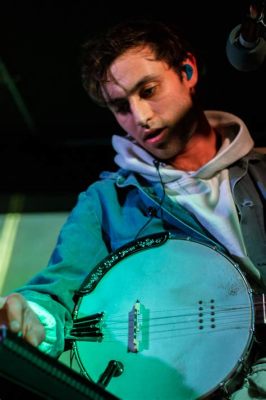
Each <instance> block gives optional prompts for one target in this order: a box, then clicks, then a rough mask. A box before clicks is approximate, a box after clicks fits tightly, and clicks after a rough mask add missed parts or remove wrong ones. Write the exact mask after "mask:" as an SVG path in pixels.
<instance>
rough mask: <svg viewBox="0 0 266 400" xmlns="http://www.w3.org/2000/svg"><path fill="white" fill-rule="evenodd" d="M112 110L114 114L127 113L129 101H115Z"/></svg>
mask: <svg viewBox="0 0 266 400" xmlns="http://www.w3.org/2000/svg"><path fill="white" fill-rule="evenodd" d="M112 110H113V112H114V113H116V114H127V113H129V111H130V108H129V103H128V102H127V101H119V102H116V104H114V105H113V106H112Z"/></svg>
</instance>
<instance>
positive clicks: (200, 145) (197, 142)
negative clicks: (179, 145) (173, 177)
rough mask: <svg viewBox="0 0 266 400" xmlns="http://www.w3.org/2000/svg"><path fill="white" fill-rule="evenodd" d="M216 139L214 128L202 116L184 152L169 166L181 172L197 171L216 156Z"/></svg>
mask: <svg viewBox="0 0 266 400" xmlns="http://www.w3.org/2000/svg"><path fill="white" fill-rule="evenodd" d="M217 139H218V138H217V134H216V132H215V130H214V128H212V127H211V126H210V124H209V123H208V121H207V119H206V117H205V115H204V114H203V116H202V117H201V119H200V121H199V123H198V125H197V128H196V130H195V132H194V133H193V135H192V136H191V138H190V139H189V141H188V142H187V144H186V146H185V148H184V150H183V151H182V152H181V153H179V154H177V155H176V157H175V158H174V159H172V160H171V164H172V165H173V166H174V167H175V168H176V169H179V170H182V171H196V170H198V169H199V168H200V167H202V166H203V165H205V164H206V163H207V162H208V161H210V160H211V159H212V158H213V157H214V156H215V155H216V153H217V150H218V143H217Z"/></svg>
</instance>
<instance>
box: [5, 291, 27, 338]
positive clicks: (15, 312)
mask: <svg viewBox="0 0 266 400" xmlns="http://www.w3.org/2000/svg"><path fill="white" fill-rule="evenodd" d="M26 306H27V303H26V300H25V299H24V298H23V297H22V296H21V295H20V294H19V293H13V294H11V295H9V296H7V298H6V301H5V304H4V310H5V313H6V320H7V326H8V328H9V329H10V330H11V331H12V332H19V331H21V329H22V320H23V312H24V309H25V308H26Z"/></svg>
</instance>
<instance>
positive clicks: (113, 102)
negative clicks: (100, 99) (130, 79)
mask: <svg viewBox="0 0 266 400" xmlns="http://www.w3.org/2000/svg"><path fill="white" fill-rule="evenodd" d="M154 79H156V76H155V75H145V76H144V77H143V78H141V79H140V80H139V81H138V82H137V83H136V84H135V85H134V86H133V87H132V88H131V89H130V90H128V91H127V95H126V96H122V97H114V98H113V99H111V98H109V99H108V100H107V101H106V104H107V106H109V107H114V106H116V105H118V104H119V103H122V102H124V101H126V98H127V96H129V95H130V94H132V93H135V92H136V91H137V90H139V88H141V87H142V86H143V85H145V84H146V83H147V82H150V81H152V80H154Z"/></svg>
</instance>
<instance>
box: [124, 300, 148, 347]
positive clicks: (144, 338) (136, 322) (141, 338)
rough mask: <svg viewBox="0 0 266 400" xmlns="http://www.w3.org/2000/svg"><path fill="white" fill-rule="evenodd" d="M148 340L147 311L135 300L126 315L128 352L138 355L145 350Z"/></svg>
mask: <svg viewBox="0 0 266 400" xmlns="http://www.w3.org/2000/svg"><path fill="white" fill-rule="evenodd" d="M148 340H149V311H148V310H147V309H146V308H145V307H144V305H143V304H141V303H140V301H139V300H137V301H136V302H135V304H134V305H133V307H132V310H131V311H130V312H129V313H128V352H129V353H138V352H140V351H142V350H144V349H147V348H148Z"/></svg>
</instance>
